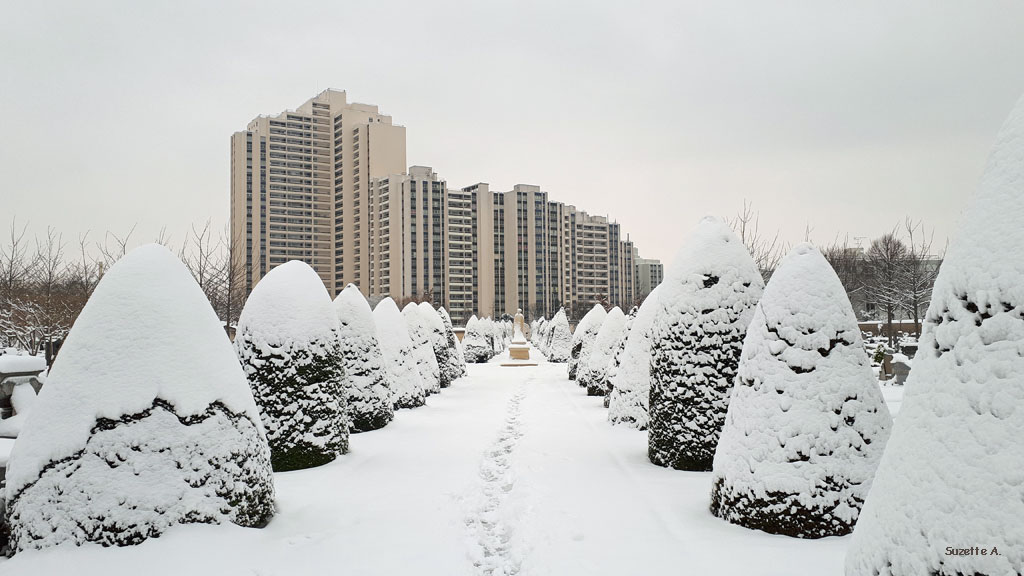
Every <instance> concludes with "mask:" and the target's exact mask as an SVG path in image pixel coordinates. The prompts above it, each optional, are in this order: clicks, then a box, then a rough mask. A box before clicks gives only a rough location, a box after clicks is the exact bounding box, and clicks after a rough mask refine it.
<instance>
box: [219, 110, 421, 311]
mask: <svg viewBox="0 0 1024 576" xmlns="http://www.w3.org/2000/svg"><path fill="white" fill-rule="evenodd" d="M405 167H406V161H405V128H404V127H402V126H396V125H394V124H392V123H391V117H390V116H386V115H384V114H380V112H379V111H378V109H377V107H376V106H370V105H367V104H356V103H349V102H348V100H347V97H346V94H345V92H343V91H337V90H326V91H324V92H321V93H320V94H318V95H317V96H315V97H313V98H311V99H310V100H307V101H306V102H305V103H303V104H302V105H301V106H299V107H298V108H297V109H295V110H294V111H286V112H282V113H281V114H278V115H276V116H259V117H257V118H255V119H253V121H252V122H250V123H249V125H248V127H247V128H246V129H245V130H244V131H241V132H236V133H235V134H234V135H233V136H232V137H231V223H232V228H231V233H232V236H233V238H234V239H236V241H238V242H239V245H241V240H242V239H244V240H245V251H246V252H245V256H246V258H245V261H246V269H247V271H248V278H249V286H248V287H249V288H250V289H251V288H252V285H253V284H255V283H256V282H257V281H258V280H259V279H260V278H262V277H263V276H264V275H265V274H266V273H267V272H268V271H269V270H270V269H271V268H273V267H275V266H277V265H279V264H283V263H284V262H287V261H288V260H302V261H304V262H307V263H308V264H310V265H311V266H312V267H313V268H314V269H315V270H316V271H317V272H318V273H319V274H320V277H321V278H322V279H323V281H324V284H325V285H326V286H327V289H328V290H329V291H330V292H331V294H332V295H333V294H335V293H337V292H339V291H340V290H341V289H342V288H344V287H345V285H346V284H347V283H349V282H353V283H356V284H360V283H362V281H363V279H364V274H367V273H368V268H367V266H366V263H367V262H368V260H369V254H368V246H367V244H366V242H365V241H364V237H365V234H366V233H367V230H366V228H365V227H366V225H367V223H368V216H367V214H366V212H367V210H368V203H369V187H370V180H371V179H372V178H382V177H385V176H387V175H389V174H401V173H402V172H404V171H405Z"/></svg>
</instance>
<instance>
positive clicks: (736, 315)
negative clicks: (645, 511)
mask: <svg viewBox="0 0 1024 576" xmlns="http://www.w3.org/2000/svg"><path fill="white" fill-rule="evenodd" d="M763 287H764V281H763V280H762V279H761V274H760V272H758V270H757V266H755V265H754V261H753V259H752V258H751V257H750V254H749V253H748V252H747V249H746V247H745V246H744V245H743V242H742V241H741V240H740V239H739V237H738V236H736V234H735V233H734V232H733V231H732V230H731V229H730V228H729V226H728V225H727V224H725V223H724V222H722V221H720V220H718V219H717V218H714V217H706V218H704V219H703V220H701V222H700V224H699V225H698V226H697V229H696V230H695V231H694V233H693V235H692V236H691V237H690V239H689V240H688V242H687V243H686V245H685V246H684V247H683V248H682V250H680V252H679V256H677V257H676V261H675V263H674V264H673V266H672V269H671V270H670V272H669V273H668V275H667V277H666V278H665V281H664V282H663V283H662V288H661V290H660V291H659V294H658V301H659V302H660V303H661V305H660V310H659V313H658V314H657V317H656V318H655V321H654V327H653V329H652V336H651V396H650V425H649V428H648V457H649V458H650V460H651V462H653V463H654V464H657V465H659V466H667V467H671V468H676V469H680V470H696V471H706V470H710V469H711V462H712V458H713V457H714V455H715V446H717V445H718V435H719V434H720V433H721V431H722V425H723V424H724V423H725V412H726V409H727V408H728V407H729V394H731V393H732V387H733V378H734V377H735V376H736V368H737V367H738V365H739V360H740V350H741V348H742V346H743V336H744V334H745V333H746V330H747V325H748V324H749V323H750V319H751V317H752V316H753V313H754V306H755V305H756V304H757V300H758V299H759V298H760V297H761V291H762V289H763Z"/></svg>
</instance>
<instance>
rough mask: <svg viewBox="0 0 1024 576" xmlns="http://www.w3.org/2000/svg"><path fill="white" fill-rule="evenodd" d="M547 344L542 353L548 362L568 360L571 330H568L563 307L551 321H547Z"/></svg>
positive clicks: (567, 321)
mask: <svg viewBox="0 0 1024 576" xmlns="http://www.w3.org/2000/svg"><path fill="white" fill-rule="evenodd" d="M546 326H547V334H546V337H547V344H546V345H545V350H544V354H545V355H546V356H547V359H548V362H557V363H559V364H560V363H562V362H568V361H569V352H570V350H571V348H572V332H570V331H569V320H568V319H567V318H566V317H565V309H564V308H563V309H560V310H559V311H558V313H557V314H555V317H554V318H552V319H551V322H548V323H547V325H546Z"/></svg>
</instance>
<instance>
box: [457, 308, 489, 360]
mask: <svg viewBox="0 0 1024 576" xmlns="http://www.w3.org/2000/svg"><path fill="white" fill-rule="evenodd" d="M462 352H463V354H465V356H466V362H469V363H473V364H482V363H484V362H487V361H488V360H490V359H491V357H492V356H494V347H493V346H492V345H491V340H490V336H489V335H488V328H487V323H486V322H485V320H481V319H479V318H477V317H476V316H475V315H474V316H470V318H469V321H467V322H466V332H465V334H463V335H462Z"/></svg>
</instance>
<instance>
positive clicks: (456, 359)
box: [437, 308, 466, 380]
mask: <svg viewBox="0 0 1024 576" xmlns="http://www.w3.org/2000/svg"><path fill="white" fill-rule="evenodd" d="M437 315H438V316H440V317H441V323H442V324H443V325H444V341H445V345H446V346H448V349H449V350H450V351H451V352H450V354H449V356H448V371H449V374H452V377H451V379H452V380H455V379H456V378H461V377H463V376H465V375H466V359H465V358H463V357H462V352H461V350H460V349H459V339H458V337H457V336H455V328H454V327H453V326H452V318H451V316H449V315H448V311H447V310H445V309H444V308H438V310H437Z"/></svg>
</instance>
